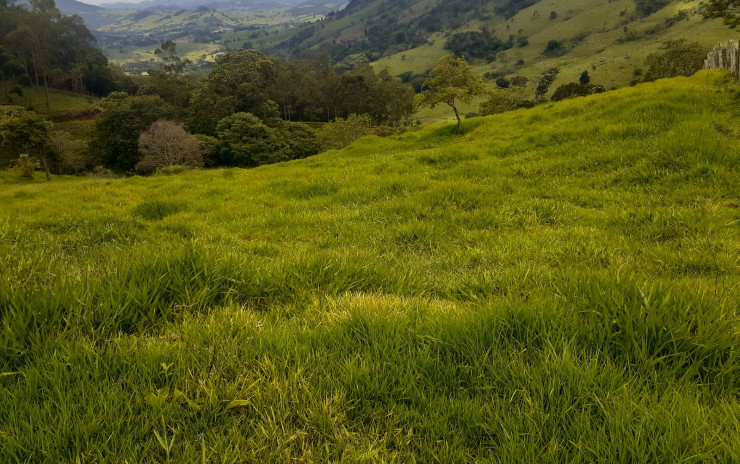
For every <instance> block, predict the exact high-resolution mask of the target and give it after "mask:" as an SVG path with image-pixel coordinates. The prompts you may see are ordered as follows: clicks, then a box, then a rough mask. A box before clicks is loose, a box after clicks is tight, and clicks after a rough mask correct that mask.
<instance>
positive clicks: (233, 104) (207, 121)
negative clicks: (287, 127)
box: [190, 50, 279, 135]
mask: <svg viewBox="0 0 740 464" xmlns="http://www.w3.org/2000/svg"><path fill="white" fill-rule="evenodd" d="M274 80H275V65H274V63H273V62H272V60H270V59H269V58H268V57H267V56H266V55H264V54H262V53H260V52H258V51H256V50H239V51H236V52H231V53H227V54H226V55H224V56H223V57H221V58H220V59H219V60H218V62H217V63H216V65H215V66H214V68H213V69H212V70H211V71H210V72H209V73H208V75H207V76H206V77H205V78H204V79H203V80H202V81H201V82H200V83H199V85H198V87H197V88H196V89H195V91H194V93H193V112H192V114H193V116H192V121H191V123H190V127H191V129H192V130H194V131H195V132H198V133H202V134H206V135H215V133H216V124H217V123H218V122H219V121H220V120H222V119H223V118H225V117H227V116H229V115H232V114H235V113H253V114H255V115H257V116H258V117H260V118H268V117H276V116H279V114H276V110H275V109H274V107H273V105H274V102H273V101H272V100H270V98H269V96H268V93H267V90H268V87H269V86H270V85H271V84H272V83H273V82H274Z"/></svg>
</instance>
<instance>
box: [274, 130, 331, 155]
mask: <svg viewBox="0 0 740 464" xmlns="http://www.w3.org/2000/svg"><path fill="white" fill-rule="evenodd" d="M274 130H275V131H276V135H277V137H279V138H280V139H281V140H282V141H283V142H285V143H286V144H287V145H288V149H289V151H290V159H301V158H307V157H309V156H313V155H316V154H318V153H319V152H320V151H321V142H320V140H319V138H318V136H317V135H316V133H315V132H314V131H313V130H312V129H311V128H309V127H308V126H307V125H305V124H301V123H299V122H286V121H280V123H279V124H278V125H277V126H276V127H274Z"/></svg>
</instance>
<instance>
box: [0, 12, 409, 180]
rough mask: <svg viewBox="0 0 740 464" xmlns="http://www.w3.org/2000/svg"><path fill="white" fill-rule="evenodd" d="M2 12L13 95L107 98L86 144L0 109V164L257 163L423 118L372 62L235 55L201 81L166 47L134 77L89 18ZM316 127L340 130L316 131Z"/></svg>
mask: <svg viewBox="0 0 740 464" xmlns="http://www.w3.org/2000/svg"><path fill="white" fill-rule="evenodd" d="M2 9H3V12H10V13H11V14H10V15H2V16H0V18H1V19H0V23H1V25H0V34H2V35H0V37H1V38H2V42H0V44H2V45H0V60H2V61H0V72H2V73H3V74H2V76H0V77H2V78H3V79H4V80H5V81H8V82H15V83H16V84H18V86H16V88H17V89H14V90H12V91H14V92H18V94H19V95H20V94H22V92H23V87H24V86H31V85H32V84H36V85H37V86H39V87H41V88H45V89H46V90H47V95H48V89H49V88H57V89H66V90H72V91H75V92H78V93H82V92H85V93H95V94H98V95H101V96H103V97H104V98H103V99H102V100H100V101H98V103H97V104H96V109H95V112H96V115H95V122H94V130H92V131H91V133H89V134H88V136H87V137H86V140H82V141H81V140H80V138H79V137H73V136H72V135H71V134H67V133H65V132H64V131H62V130H60V129H59V128H58V127H56V125H55V124H52V123H51V122H50V121H48V120H47V119H46V118H45V117H43V116H41V115H39V114H36V113H34V112H33V111H31V110H30V109H29V108H22V107H11V106H6V107H4V108H3V111H2V112H0V149H1V150H0V153H1V155H2V156H0V164H3V165H6V166H7V165H8V164H9V163H10V162H16V163H17V162H18V160H19V155H22V154H24V155H28V157H26V158H24V163H25V165H26V167H28V166H32V165H34V164H35V165H38V167H43V168H44V170H45V172H46V173H47V177H49V176H50V174H51V173H55V172H56V173H67V172H69V173H72V172H80V171H84V170H92V169H94V168H96V167H100V168H102V169H108V170H112V171H116V172H122V173H124V172H139V173H149V172H152V171H154V170H156V169H160V168H163V167H167V166H170V165H173V164H181V165H190V166H243V167H247V166H258V165H261V164H266V163H273V162H279V161H285V160H290V159H296V158H302V157H305V156H309V155H312V154H315V153H318V152H319V151H320V150H321V149H322V148H324V147H327V148H329V147H333V146H336V145H337V144H339V145H341V144H343V143H344V142H341V140H343V139H344V136H345V135H346V134H342V135H341V136H339V135H337V128H343V129H342V130H344V131H345V132H347V133H352V134H359V135H363V134H365V133H368V132H369V131H371V130H373V129H372V128H373V127H387V128H388V129H380V132H382V133H394V132H396V129H393V128H398V127H402V126H406V125H408V123H409V122H410V118H411V115H412V113H413V111H414V95H415V92H414V89H413V88H412V87H411V86H410V85H408V84H406V83H404V82H402V80H401V79H400V78H398V77H394V76H391V75H390V74H388V72H387V71H381V72H375V71H374V69H373V68H372V67H371V66H370V65H368V64H360V65H358V66H356V67H354V68H353V69H348V70H343V69H340V68H337V67H335V66H333V65H332V63H331V59H330V57H329V56H328V55H326V54H323V55H322V54H318V55H316V56H314V57H313V58H312V59H309V60H304V61H295V62H285V61H282V60H281V59H278V58H275V57H270V56H267V55H265V54H263V53H261V52H258V51H256V50H238V51H235V52H231V53H227V54H225V55H224V56H222V57H221V58H220V59H219V60H218V61H217V62H216V63H215V65H214V66H213V67H212V68H211V69H210V70H209V71H208V72H206V73H205V74H201V75H200V76H196V75H195V74H194V73H188V72H187V71H186V70H187V66H188V64H189V62H188V60H186V59H182V58H180V57H179V56H178V55H177V51H176V44H175V43H174V42H172V41H166V42H164V43H162V44H161V46H160V48H158V49H157V50H156V52H155V55H156V56H157V59H158V63H159V64H158V66H157V68H156V69H151V70H149V72H148V73H146V74H147V75H126V74H124V73H122V72H121V71H120V69H117V68H115V67H111V66H108V63H107V60H106V59H105V57H104V56H103V55H102V54H100V52H99V51H98V50H97V49H96V48H95V47H94V46H93V45H92V43H93V38H92V35H91V34H90V32H89V31H88V30H87V28H86V27H85V26H84V24H83V23H82V22H81V20H79V18H78V17H74V16H73V17H65V16H62V15H61V14H59V12H58V10H57V9H56V8H55V7H54V4H53V1H52V0H32V3H31V5H30V7H20V6H15V5H8V4H7V3H4V4H2ZM33 21H36V22H35V23H34V22H33ZM31 23H33V24H37V25H38V27H34V28H33V29H30V28H29V27H27V25H28V24H31ZM38 31H41V32H38ZM101 83H102V84H104V85H101ZM47 105H48V97H47ZM355 115H358V116H355ZM319 122H321V123H324V124H329V126H332V125H334V126H336V127H324V128H320V127H319V126H320V125H318V124H313V125H311V123H319ZM306 123H308V124H306ZM349 126H352V127H351V128H350V127H349ZM376 130H377V129H376ZM332 134H334V135H332ZM359 135H358V136H359ZM332 137H335V138H337V137H338V140H340V141H337V140H331V138H332ZM173 147H175V148H173ZM173 150H176V151H179V152H181V154H180V155H177V156H173V155H172V152H173Z"/></svg>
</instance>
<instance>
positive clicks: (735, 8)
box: [701, 0, 740, 29]
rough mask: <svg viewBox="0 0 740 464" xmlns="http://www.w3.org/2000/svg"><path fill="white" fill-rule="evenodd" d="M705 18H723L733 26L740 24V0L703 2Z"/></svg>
mask: <svg viewBox="0 0 740 464" xmlns="http://www.w3.org/2000/svg"><path fill="white" fill-rule="evenodd" d="M701 14H702V15H703V16H704V17H705V18H722V20H723V21H724V23H725V24H727V25H728V26H730V27H731V28H733V29H734V28H736V27H738V26H740V0H707V1H706V2H702V4H701Z"/></svg>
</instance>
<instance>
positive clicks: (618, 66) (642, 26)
mask: <svg viewBox="0 0 740 464" xmlns="http://www.w3.org/2000/svg"><path fill="white" fill-rule="evenodd" d="M643 3H644V2H639V5H642V4H643ZM699 3H700V2H699V1H684V0H674V1H666V2H658V4H659V5H662V8H658V7H655V8H650V9H645V8H638V2H635V0H569V1H567V2H566V1H563V0H539V1H534V0H522V1H513V0H509V1H504V0H478V1H474V2H469V1H466V2H462V1H461V2H448V1H445V2H439V1H437V0H406V1H404V2H390V1H388V0H367V1H357V0H355V1H354V2H351V3H350V4H349V6H348V7H347V8H346V9H345V10H343V11H342V12H341V13H339V14H337V15H335V16H334V17H332V18H330V19H327V20H325V21H322V22H320V23H317V24H312V25H306V26H303V27H302V28H299V29H298V30H296V31H295V32H294V33H293V34H292V36H291V37H289V38H287V39H285V40H283V41H282V42H281V43H280V44H278V45H276V46H275V47H273V48H271V49H270V51H272V52H275V53H282V54H292V55H294V56H300V55H303V54H306V51H307V50H328V51H330V52H331V53H332V54H333V56H334V57H335V58H336V59H337V60H342V59H346V57H348V56H349V57H350V58H352V60H353V61H357V60H369V61H375V66H376V67H378V68H384V67H385V68H388V69H389V70H390V71H391V72H392V73H393V74H401V73H403V72H406V71H412V72H415V73H419V74H422V73H424V72H426V71H427V70H429V69H431V68H432V67H433V66H434V64H435V63H436V61H437V59H439V57H440V56H442V55H444V54H445V53H449V49H448V48H446V44H447V42H448V41H449V40H450V38H451V37H453V35H454V34H456V33H464V32H469V31H476V32H477V31H487V32H490V34H491V37H492V39H491V40H493V41H497V42H495V43H493V42H492V43H491V44H489V45H490V46H491V49H492V52H490V53H488V54H487V55H484V56H481V57H480V58H476V57H475V56H473V58H471V60H472V61H473V62H474V63H475V65H476V67H477V69H478V72H479V73H480V74H481V75H484V74H486V73H488V75H489V76H499V75H503V76H509V77H512V76H514V75H524V76H526V77H530V78H533V77H536V76H537V75H539V74H540V73H541V72H542V71H543V70H544V69H546V68H548V67H559V68H561V71H562V72H561V75H560V77H559V80H558V82H556V84H555V85H554V86H553V88H555V87H557V85H559V84H561V83H565V82H570V81H573V80H576V79H577V77H578V75H580V73H581V72H583V71H584V70H589V71H590V72H592V73H593V72H595V73H596V75H597V77H598V79H599V83H600V84H602V85H604V86H605V87H607V88H611V87H621V86H624V85H627V84H629V83H630V81H632V80H633V79H634V77H635V76H634V71H635V69H642V68H644V59H645V57H646V56H647V55H648V54H650V53H653V52H655V51H658V50H659V48H660V46H661V43H662V42H664V41H666V40H676V39H687V40H690V41H698V42H699V43H701V44H702V45H705V46H707V47H709V46H711V45H713V44H715V43H717V42H719V41H720V40H721V41H727V40H728V39H729V38H731V37H734V35H736V34H734V33H733V31H731V30H730V29H728V28H727V27H726V26H724V25H723V24H722V22H721V21H706V20H703V19H702V18H701V16H700V15H699V13H698V6H699ZM462 41H463V42H465V41H466V40H465V39H464V40H462ZM467 41H468V42H469V43H470V44H471V45H470V52H471V53H473V52H475V51H476V49H480V48H481V47H480V42H477V43H476V42H474V41H472V40H467ZM551 41H555V42H557V48H556V49H554V50H552V51H551V52H546V49H547V47H548V44H549V43H550V42H551ZM496 44H497V45H496ZM642 70H643V71H644V69H642ZM494 78H495V77H494Z"/></svg>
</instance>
